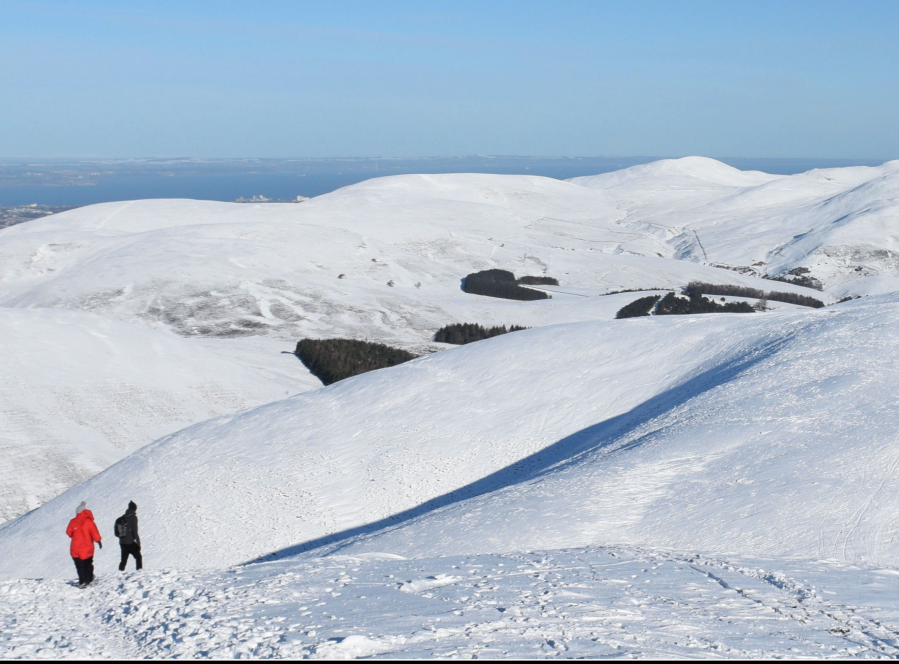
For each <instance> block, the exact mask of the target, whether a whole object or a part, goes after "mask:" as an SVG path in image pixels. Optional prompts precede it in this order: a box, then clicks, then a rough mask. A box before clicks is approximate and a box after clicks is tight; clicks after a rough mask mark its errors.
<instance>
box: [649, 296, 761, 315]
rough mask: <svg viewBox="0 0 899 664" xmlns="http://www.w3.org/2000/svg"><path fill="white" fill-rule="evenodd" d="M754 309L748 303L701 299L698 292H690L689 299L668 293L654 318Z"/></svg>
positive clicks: (743, 311)
mask: <svg viewBox="0 0 899 664" xmlns="http://www.w3.org/2000/svg"><path fill="white" fill-rule="evenodd" d="M753 311H755V309H753V308H752V305H750V304H749V303H748V302H725V303H723V304H719V303H718V302H715V301H714V300H710V299H709V298H707V297H703V296H702V294H701V293H700V292H699V291H695V290H694V291H690V294H689V297H677V296H676V295H675V294H674V292H671V293H668V294H667V295H666V296H665V297H663V298H662V300H661V302H659V306H658V307H656V310H655V314H656V316H677V315H682V314H712V313H748V314H751V313H752V312H753Z"/></svg>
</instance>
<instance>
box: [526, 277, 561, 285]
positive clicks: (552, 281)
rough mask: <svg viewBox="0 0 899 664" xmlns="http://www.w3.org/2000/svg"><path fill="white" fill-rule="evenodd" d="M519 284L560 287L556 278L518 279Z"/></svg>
mask: <svg viewBox="0 0 899 664" xmlns="http://www.w3.org/2000/svg"><path fill="white" fill-rule="evenodd" d="M518 283H520V284H530V285H531V286H558V285H559V280H558V279H556V278H555V277H530V276H528V277H518Z"/></svg>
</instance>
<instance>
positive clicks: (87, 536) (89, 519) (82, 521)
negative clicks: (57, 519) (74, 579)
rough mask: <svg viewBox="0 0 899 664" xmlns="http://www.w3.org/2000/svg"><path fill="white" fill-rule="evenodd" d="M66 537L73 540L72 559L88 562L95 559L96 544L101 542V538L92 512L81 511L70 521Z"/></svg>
mask: <svg viewBox="0 0 899 664" xmlns="http://www.w3.org/2000/svg"><path fill="white" fill-rule="evenodd" d="M66 535H68V536H69V537H71V538H72V547H71V549H70V551H71V553H72V558H79V559H81V560H87V559H88V558H93V557H94V542H99V541H100V540H101V537H100V531H99V530H97V525H96V524H95V523H94V515H93V514H91V511H90V510H81V511H80V512H79V513H78V515H77V516H76V517H75V518H74V519H72V520H71V521H69V527H68V528H66Z"/></svg>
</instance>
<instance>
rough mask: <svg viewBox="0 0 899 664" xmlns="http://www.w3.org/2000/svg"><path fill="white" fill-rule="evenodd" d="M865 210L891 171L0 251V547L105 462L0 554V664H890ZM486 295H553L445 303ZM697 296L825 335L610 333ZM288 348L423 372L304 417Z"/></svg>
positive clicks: (479, 195) (210, 227)
mask: <svg viewBox="0 0 899 664" xmlns="http://www.w3.org/2000/svg"><path fill="white" fill-rule="evenodd" d="M897 201H899V162H889V163H887V164H885V165H883V166H881V167H878V168H852V169H831V170H826V171H812V172H810V173H806V174H801V175H797V176H789V177H787V176H771V175H766V174H763V173H743V172H740V171H737V170H735V169H731V168H730V167H727V166H725V165H723V164H720V163H719V162H715V161H713V160H708V159H701V158H688V159H683V160H669V161H665V162H657V163H656V164H649V165H647V166H641V167H635V168H633V169H627V170H625V171H620V172H618V173H613V174H607V175H602V176H596V177H592V178H579V179H576V180H574V181H570V182H560V181H555V180H551V179H549V178H537V177H524V176H488V175H466V174H461V175H447V176H400V177H392V178H381V179H378V180H372V181H369V182H366V183H362V184H359V185H355V186H353V187H348V188H346V189H343V190H340V191H337V192H334V193H333V194H329V195H326V196H321V197H318V198H316V199H312V200H309V201H306V202H304V203H302V204H299V205H255V204H247V205H239V206H238V205H230V204H222V203H209V202H200V201H135V202H129V203H121V204H107V205H100V206H91V207H87V208H80V209H77V210H72V211H70V212H67V213H64V214H60V215H54V216H51V217H48V218H45V219H41V220H36V221H32V222H28V223H25V224H21V225H18V226H15V227H13V228H10V229H6V230H3V231H2V232H0V334H2V338H3V341H4V345H5V347H9V348H11V349H13V350H12V352H11V353H9V354H8V355H7V356H6V358H9V360H8V361H6V362H4V366H3V367H0V378H2V381H3V384H2V385H0V390H3V392H2V396H3V401H2V403H0V417H5V418H6V419H7V420H8V422H7V424H6V427H5V430H4V432H3V434H0V435H2V436H5V438H0V440H2V444H3V445H4V450H3V451H4V460H3V461H2V463H6V464H7V466H4V467H3V468H0V470H3V471H4V473H3V474H4V480H3V482H6V483H7V484H5V485H0V497H2V496H3V495H4V492H5V495H6V496H8V501H7V502H8V503H9V504H8V507H9V509H10V510H11V511H9V512H7V515H8V516H13V515H14V514H17V513H19V512H21V511H22V510H24V509H28V508H32V507H35V506H36V505H38V504H40V503H42V502H44V501H45V500H47V498H49V497H50V496H52V495H54V494H56V493H58V492H60V491H63V490H64V489H66V488H67V486H71V485H73V484H74V483H76V482H78V481H80V480H81V479H83V478H84V477H86V476H88V475H90V474H91V473H93V472H96V471H98V470H101V469H102V468H103V467H104V466H105V465H108V464H110V463H113V462H115V461H116V460H117V459H119V458H121V457H124V456H125V455H126V454H128V453H129V452H130V454H128V456H127V457H126V458H124V459H122V460H121V461H119V462H118V463H115V464H114V465H112V466H111V467H109V468H108V469H106V470H105V471H103V472H100V473H99V474H97V475H95V476H94V477H91V478H90V479H88V480H87V481H85V482H83V483H81V484H78V485H77V486H73V487H72V488H69V489H68V490H66V491H64V492H63V493H62V494H61V495H59V496H58V497H56V498H54V499H52V500H49V502H46V504H43V505H42V506H41V507H39V508H38V509H34V510H33V511H31V512H29V513H28V514H26V515H24V516H22V517H19V518H17V519H15V520H13V521H10V522H8V523H6V524H3V525H2V526H0V579H2V581H0V597H2V598H3V600H2V601H0V625H2V626H3V629H2V630H0V656H21V657H43V656H47V657H52V656H82V657H89V656H109V657H112V656H120V657H142V656H169V657H206V656H213V657H214V656H221V657H232V656H242V655H255V656H317V657H329V656H330V657H334V656H369V655H371V656H378V655H380V656H394V655H395V656H447V657H450V656H458V657H467V656H475V655H476V656H479V657H483V656H512V655H517V656H532V657H542V656H560V655H561V656H566V657H572V656H579V655H583V656H692V655H701V656H734V657H736V656H756V657H757V656H772V657H773V656H778V657H779V656H815V655H817V656H842V657H848V656H872V655H885V656H896V655H897V654H899V653H897V649H899V640H897V633H899V632H897V629H899V616H897V614H896V611H897V609H899V606H897V601H896V600H894V597H895V596H896V592H895V591H896V590H897V589H899V588H897V587H896V586H897V583H899V579H897V578H896V574H894V573H893V571H892V568H894V567H896V566H899V547H897V546H896V545H895V541H896V539H897V535H899V517H896V516H895V515H896V514H899V498H897V496H899V475H897V474H896V468H897V467H899V448H897V444H896V434H895V432H896V431H897V430H899V414H897V413H899V411H897V409H896V407H895V406H896V399H895V394H894V392H895V385H896V384H897V383H899V345H897V343H896V340H897V338H899V293H894V292H893V291H896V290H899V289H897V284H899V281H897V280H899V262H896V261H895V260H894V259H895V258H896V257H897V256H899V253H894V248H893V245H894V244H895V243H896V241H897V239H899V236H897V225H896V224H895V221H896V220H897V210H899V203H897ZM716 265H718V266H721V265H726V266H729V267H730V268H732V269H723V268H722V267H716ZM490 267H499V268H504V269H510V270H513V271H514V272H515V273H516V274H517V275H523V274H545V275H549V276H554V277H557V278H558V279H559V280H560V282H561V284H560V286H558V287H546V288H545V290H547V291H550V292H552V294H553V298H552V299H550V300H543V301H538V302H511V301H505V300H498V299H494V298H485V297H479V296H472V295H468V294H465V293H463V292H462V291H461V289H460V280H461V279H462V278H463V277H464V276H465V275H466V274H467V273H469V272H471V271H474V270H479V269H485V268H490ZM794 268H806V269H808V272H807V273H806V274H807V275H809V276H812V277H814V278H816V279H819V280H820V281H822V282H823V284H824V288H825V290H824V291H823V292H819V291H816V290H810V289H806V288H801V287H798V286H795V285H790V284H783V283H780V282H773V281H770V280H765V279H762V278H760V277H761V276H762V275H765V274H776V273H781V272H785V271H787V270H791V269H794ZM696 279H698V280H703V281H708V282H714V283H727V284H735V285H743V286H750V287H753V288H760V289H762V290H766V291H767V290H784V291H792V292H796V293H802V294H807V295H811V296H813V297H818V298H820V299H822V300H824V301H825V302H826V303H828V304H831V305H832V306H828V307H826V308H824V309H817V310H812V309H807V308H803V307H796V306H793V305H782V304H779V303H771V304H772V309H773V310H772V311H768V312H765V313H756V314H717V315H704V316H670V317H669V316H666V317H648V318H643V319H629V320H621V321H618V320H613V317H614V315H615V312H616V311H617V310H618V309H619V308H620V307H621V306H623V305H624V304H626V303H628V302H630V301H632V300H633V299H636V298H637V297H640V296H641V295H644V294H645V293H618V294H608V293H610V292H612V291H617V290H622V289H629V288H641V289H647V290H648V289H658V290H656V291H654V292H664V289H673V288H677V287H678V286H683V285H685V284H686V283H687V282H689V281H691V280H696ZM390 284H392V285H390ZM877 293H882V294H877ZM845 294H863V295H864V294H875V295H874V296H872V297H865V298H862V299H861V300H855V301H852V302H847V303H841V304H833V303H834V302H835V300H836V299H837V298H838V297H841V296H843V295H845ZM727 299H729V300H732V299H734V298H732V297H728V298H727ZM454 322H478V323H481V324H487V325H494V324H506V325H509V324H518V325H528V326H531V327H532V328H534V329H530V330H526V331H522V332H515V333H512V334H507V335H503V336H501V337H496V338H493V339H490V340H487V341H482V342H478V343H476V344H470V345H468V346H464V347H458V348H447V347H446V346H445V345H438V344H434V343H433V342H431V341H430V339H431V336H432V335H433V333H434V331H435V330H436V329H437V328H438V327H440V326H442V325H445V324H447V323H454ZM303 336H347V337H353V338H361V339H369V340H378V341H386V342H389V343H393V344H397V345H401V346H404V347H406V348H410V349H413V350H417V351H422V352H424V351H429V350H437V349H438V348H443V349H444V350H441V352H437V353H432V354H428V355H426V356H424V357H421V358H419V359H417V360H414V361H412V362H409V363H407V364H404V365H401V366H398V367H394V368H392V369H388V370H382V371H377V372H372V373H369V374H365V375H362V376H357V377H355V378H351V379H348V380H345V381H341V382H340V383H337V384H335V385H332V386H329V387H327V388H322V389H316V388H317V387H318V383H317V381H315V379H314V378H312V377H311V376H310V375H309V374H308V372H306V371H305V369H303V368H302V366H301V365H300V364H299V362H298V361H297V360H296V358H294V357H293V356H291V355H290V354H287V353H285V351H290V350H291V349H292V348H293V345H294V343H295V341H296V340H297V339H298V338H300V337H303ZM6 358H5V359H6ZM285 396H287V397H289V398H284V397H285ZM267 402H269V403H267ZM60 404H62V405H60ZM258 404H265V405H258ZM251 406H257V407H254V408H250V409H249V410H243V409H246V408H248V407H251ZM238 411H240V412H238ZM216 415H219V416H218V417H215V416H216ZM210 417H213V419H208V418H210ZM204 420H205V421H204ZM187 425H192V426H187ZM184 426H187V428H183V429H181V430H180V431H178V430H177V429H179V428H181V427H184ZM159 436H161V437H159ZM154 437H159V438H158V440H156V441H155V442H152V443H149V444H146V443H147V442H148V441H149V440H150V439H152V438H154ZM138 448H139V449H138ZM133 450H134V451H133ZM132 451H133V452H132ZM20 494H22V495H25V496H29V497H28V498H26V499H25V501H24V502H22V501H19V502H18V503H16V502H15V500H16V497H17V496H20ZM129 499H133V500H135V501H136V502H137V503H138V505H139V506H140V507H139V516H140V518H141V530H142V533H143V541H144V554H145V559H146V561H147V566H148V569H147V570H145V571H144V572H142V573H140V574H127V575H124V576H120V575H119V574H118V572H117V571H115V562H116V561H114V560H113V558H117V555H116V554H117V552H116V551H115V550H114V549H115V547H114V546H113V545H112V544H113V543H112V542H111V540H112V539H113V538H112V537H111V530H112V522H113V520H114V519H115V517H116V516H118V515H119V514H120V513H121V512H122V511H123V509H124V506H125V504H126V503H127V501H128V500H129ZM81 500H86V501H87V503H88V506H89V508H90V509H91V510H92V511H93V512H94V514H95V515H96V517H97V522H98V525H99V527H100V531H101V533H103V534H104V535H105V536H106V537H107V544H108V547H107V549H105V550H103V551H99V552H98V553H97V565H98V573H99V575H100V580H99V581H98V583H97V584H96V585H95V586H94V587H93V588H92V589H90V590H89V591H79V590H77V589H76V588H73V587H71V586H69V585H68V583H67V581H65V579H69V578H71V577H73V576H74V574H73V568H72V563H71V560H70V559H69V557H68V555H67V554H68V549H67V544H68V539H67V538H66V537H65V535H64V529H65V524H66V523H67V522H68V520H69V518H70V517H71V515H72V514H73V510H74V507H75V505H77V504H78V503H79V502H80V501H81ZM0 516H2V515H0ZM66 615H69V616H71V615H74V616H75V618H74V619H71V618H70V619H69V620H66V619H65V618H64V617H65V616H66Z"/></svg>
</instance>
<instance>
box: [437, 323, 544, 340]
mask: <svg viewBox="0 0 899 664" xmlns="http://www.w3.org/2000/svg"><path fill="white" fill-rule="evenodd" d="M526 329H527V328H526V327H522V326H520V325H512V326H511V327H509V328H508V329H507V328H506V326H505V325H499V326H496V327H484V326H483V325H478V324H477V323H453V324H451V325H445V326H443V327H441V328H440V329H439V330H437V332H436V333H435V334H434V341H439V342H441V343H445V344H457V345H462V344H470V343H472V342H474V341H480V340H481V339H489V338H490V337H497V336H499V335H501V334H507V333H509V332H517V331H518V330H526Z"/></svg>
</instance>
